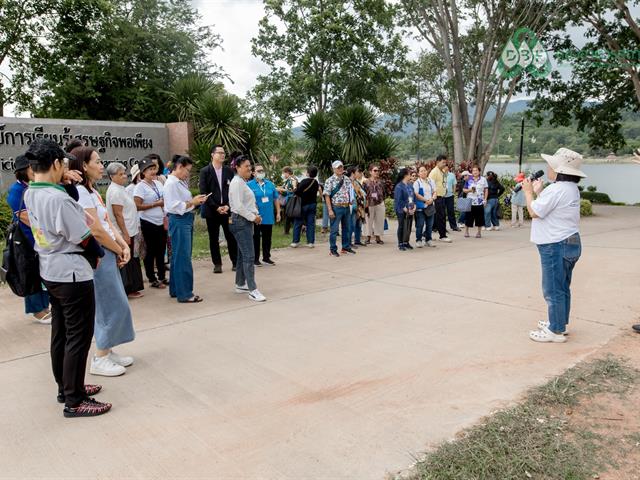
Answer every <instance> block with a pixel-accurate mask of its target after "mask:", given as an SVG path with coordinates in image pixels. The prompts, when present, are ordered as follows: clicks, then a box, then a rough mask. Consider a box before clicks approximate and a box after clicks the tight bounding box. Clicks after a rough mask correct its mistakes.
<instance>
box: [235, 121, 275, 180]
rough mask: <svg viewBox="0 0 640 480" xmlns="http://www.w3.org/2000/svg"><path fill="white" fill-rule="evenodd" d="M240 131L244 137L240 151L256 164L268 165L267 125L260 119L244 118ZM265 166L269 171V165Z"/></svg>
mask: <svg viewBox="0 0 640 480" xmlns="http://www.w3.org/2000/svg"><path fill="white" fill-rule="evenodd" d="M240 129H241V130H242V136H243V142H242V145H241V146H240V151H241V152H242V153H244V154H245V155H247V156H248V157H249V158H250V159H251V161H252V162H253V163H254V164H255V163H260V164H263V165H264V164H268V163H269V155H268V154H267V150H266V148H267V140H268V134H269V127H268V125H267V123H266V122H265V121H264V120H262V119H260V118H244V119H242V121H241V122H240ZM264 166H265V168H266V169H267V170H268V166H269V165H264Z"/></svg>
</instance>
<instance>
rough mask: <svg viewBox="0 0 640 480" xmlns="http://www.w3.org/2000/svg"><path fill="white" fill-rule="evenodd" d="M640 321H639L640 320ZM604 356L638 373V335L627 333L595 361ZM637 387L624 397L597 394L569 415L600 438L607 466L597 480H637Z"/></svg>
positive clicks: (639, 412)
mask: <svg viewBox="0 0 640 480" xmlns="http://www.w3.org/2000/svg"><path fill="white" fill-rule="evenodd" d="M639 321H640V320H639ZM607 354H611V355H614V356H616V357H620V358H624V359H627V360H628V362H629V365H630V366H633V367H635V368H636V369H639V370H640V335H639V334H637V333H634V332H633V331H629V333H625V334H622V335H620V336H618V337H616V338H614V339H612V340H611V341H610V342H609V343H608V344H607V345H606V346H605V347H604V348H603V349H602V350H601V351H599V352H598V353H597V354H596V355H594V358H601V357H603V356H605V355H607ZM639 407H640V383H636V384H635V385H634V386H633V387H632V388H631V389H630V390H629V391H628V392H627V393H626V394H624V395H623V396H620V395H617V394H611V393H606V394H598V395H595V396H593V397H590V398H586V399H584V400H582V401H581V402H580V404H579V405H578V406H577V407H576V408H573V409H572V410H570V411H568V412H567V413H570V418H571V419H572V423H574V424H575V425H577V426H582V427H584V428H585V429H586V430H589V431H591V432H593V433H595V434H596V435H598V436H599V437H600V439H599V440H598V443H600V444H601V448H603V449H604V452H603V453H605V455H606V457H607V458H608V459H609V460H608V462H609V463H610V465H609V467H608V469H607V470H606V471H603V472H601V473H600V474H599V475H598V477H597V478H598V479H600V480H640V410H639Z"/></svg>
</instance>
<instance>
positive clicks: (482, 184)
mask: <svg viewBox="0 0 640 480" xmlns="http://www.w3.org/2000/svg"><path fill="white" fill-rule="evenodd" d="M473 187H476V191H475V192H469V193H467V198H470V199H471V205H484V190H485V189H486V188H489V184H488V183H487V179H486V178H484V177H480V178H478V180H477V181H476V180H475V179H474V178H473V177H469V180H467V183H465V185H464V188H467V189H471V188H473Z"/></svg>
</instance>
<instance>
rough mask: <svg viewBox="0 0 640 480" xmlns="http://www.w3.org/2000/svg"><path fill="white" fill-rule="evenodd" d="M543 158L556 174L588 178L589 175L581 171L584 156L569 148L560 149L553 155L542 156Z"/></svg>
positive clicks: (542, 154)
mask: <svg viewBox="0 0 640 480" xmlns="http://www.w3.org/2000/svg"><path fill="white" fill-rule="evenodd" d="M540 155H541V156H542V158H544V159H545V161H546V162H547V163H548V164H549V166H550V167H551V168H553V169H554V170H555V171H556V173H564V174H565V175H575V176H576V177H582V178H586V177H587V175H586V174H585V173H584V172H583V171H582V170H581V168H582V155H580V154H579V153H578V152H574V151H573V150H569V149H568V148H559V149H558V151H557V152H556V153H554V154H553V155H545V154H544V153H541V154H540Z"/></svg>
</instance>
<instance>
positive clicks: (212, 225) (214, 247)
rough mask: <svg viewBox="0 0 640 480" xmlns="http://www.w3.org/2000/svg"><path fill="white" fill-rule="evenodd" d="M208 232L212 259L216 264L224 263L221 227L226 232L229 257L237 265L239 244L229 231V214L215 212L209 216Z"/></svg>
mask: <svg viewBox="0 0 640 480" xmlns="http://www.w3.org/2000/svg"><path fill="white" fill-rule="evenodd" d="M206 220H207V232H209V251H210V252H211V261H212V262H213V264H214V265H222V256H221V255H220V241H219V238H220V227H222V231H223V232H224V238H225V240H226V241H227V250H229V258H230V259H231V264H232V265H233V266H234V267H235V266H236V259H237V258H238V244H237V243H236V239H235V238H234V236H233V235H231V232H230V231H229V215H220V214H219V213H215V214H214V216H213V217H211V218H207V219H206Z"/></svg>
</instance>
